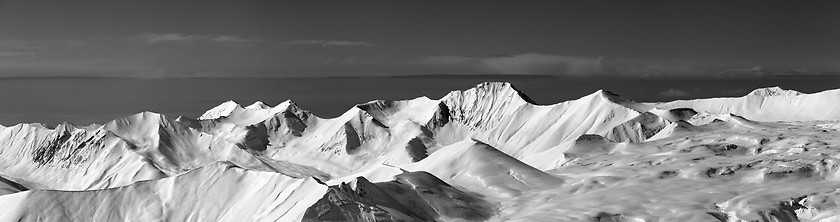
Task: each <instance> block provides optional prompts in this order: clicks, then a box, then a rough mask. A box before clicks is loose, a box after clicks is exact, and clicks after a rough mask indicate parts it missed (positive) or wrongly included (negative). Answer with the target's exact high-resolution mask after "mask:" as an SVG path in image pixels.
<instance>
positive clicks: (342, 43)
mask: <svg viewBox="0 0 840 222" xmlns="http://www.w3.org/2000/svg"><path fill="white" fill-rule="evenodd" d="M285 43H286V44H288V45H318V46H321V47H330V46H338V47H373V46H374V45H373V44H371V43H368V42H354V41H334V40H333V41H329V40H291V41H286V42H285Z"/></svg>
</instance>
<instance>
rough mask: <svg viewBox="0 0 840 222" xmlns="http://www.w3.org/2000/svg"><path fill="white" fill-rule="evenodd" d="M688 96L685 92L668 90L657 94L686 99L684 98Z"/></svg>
mask: <svg viewBox="0 0 840 222" xmlns="http://www.w3.org/2000/svg"><path fill="white" fill-rule="evenodd" d="M688 94H689V93H688V92H686V91H685V90H679V89H668V90H665V91H662V92H660V93H659V95H660V96H665V97H686V96H688Z"/></svg>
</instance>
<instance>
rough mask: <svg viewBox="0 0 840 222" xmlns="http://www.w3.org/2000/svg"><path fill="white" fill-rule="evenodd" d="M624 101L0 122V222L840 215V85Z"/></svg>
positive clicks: (637, 221)
mask: <svg viewBox="0 0 840 222" xmlns="http://www.w3.org/2000/svg"><path fill="white" fill-rule="evenodd" d="M631 99H632V98H622V97H621V96H619V95H617V94H615V93H612V92H609V91H606V90H599V91H596V92H594V93H592V94H589V95H586V96H583V97H581V98H579V99H577V100H572V101H567V102H562V103H557V104H553V105H538V104H535V103H534V102H533V101H531V100H530V99H529V98H528V96H526V95H525V94H524V93H523V92H520V91H518V90H517V89H516V88H514V87H513V86H512V85H511V84H509V83H499V82H489V83H482V84H479V85H477V86H475V87H473V88H470V89H466V90H461V91H452V92H450V93H449V94H447V95H446V96H444V97H442V98H440V99H431V98H427V97H419V98H415V99H411V100H399V101H381V100H378V101H371V102H367V103H363V104H358V105H356V106H353V107H350V109H349V110H347V111H346V112H345V113H344V114H342V115H340V116H338V117H334V118H322V117H318V116H316V115H315V114H313V113H310V112H309V111H307V110H305V109H304V108H301V107H299V106H298V105H297V104H295V103H294V102H292V101H285V102H282V103H280V104H277V105H275V106H270V105H266V104H264V103H262V102H256V103H254V104H251V105H247V106H242V105H240V104H237V103H236V102H234V101H228V102H225V103H223V104H221V105H218V106H217V107H214V108H212V109H210V110H208V111H207V112H205V113H204V114H202V115H200V116H198V117H197V118H190V117H183V116H182V117H177V118H171V117H167V116H164V115H161V114H158V113H153V112H142V113H138V114H135V115H131V116H127V117H124V118H120V119H116V120H113V121H111V122H108V123H105V124H103V125H97V124H94V125H90V126H74V125H72V124H70V123H63V124H59V125H58V126H56V127H46V126H44V125H42V124H37V123H28V124H26V123H23V124H17V125H14V126H2V127H0V221H629V222H643V221H644V222H652V221H823V222H827V221H840V90H828V91H823V92H818V93H813V94H806V93H800V92H796V91H793V90H784V89H781V88H778V87H772V88H762V89H756V90H754V91H752V92H750V93H749V94H747V95H745V96H742V97H736V98H709V99H696V100H680V101H672V102H657V103H641V102H635V101H633V100H631Z"/></svg>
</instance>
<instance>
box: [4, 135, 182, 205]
mask: <svg viewBox="0 0 840 222" xmlns="http://www.w3.org/2000/svg"><path fill="white" fill-rule="evenodd" d="M131 149H132V145H131V144H129V143H127V142H126V141H124V140H122V139H120V138H119V137H117V136H115V135H113V134H111V133H109V132H107V131H104V130H101V129H99V130H85V129H79V128H76V127H74V126H72V125H70V124H62V125H59V126H58V127H56V129H47V128H44V127H43V126H40V125H30V124H18V125H15V126H12V127H8V128H5V129H3V131H2V132H0V175H4V177H6V178H7V179H3V180H4V181H6V183H5V184H7V185H9V186H11V187H12V188H14V187H16V185H14V184H26V185H25V186H26V187H30V188H41V189H60V190H87V189H103V188H110V187H116V186H125V185H128V184H131V183H133V182H136V181H141V180H149V179H158V178H162V177H164V176H166V174H165V173H163V172H161V171H160V170H159V169H158V168H157V167H156V166H154V164H152V163H151V162H150V161H149V160H147V159H146V158H144V157H143V156H141V155H138V154H137V153H135V152H134V151H132V150H131ZM9 179H11V180H14V181H16V182H14V183H8V182H10V181H9Z"/></svg>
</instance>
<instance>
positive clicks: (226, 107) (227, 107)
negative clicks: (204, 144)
mask: <svg viewBox="0 0 840 222" xmlns="http://www.w3.org/2000/svg"><path fill="white" fill-rule="evenodd" d="M237 108H239V109H243V107H242V106H241V105H239V103H236V102H234V101H233V100H228V101H226V102H224V103H222V104H219V105H218V106H216V107H213V108H212V109H210V110H207V112H204V114H202V115H201V116H199V117H198V119H199V120H204V119H216V118H219V117H225V116H228V115H230V113H231V112H233V110H236V109H237Z"/></svg>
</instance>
